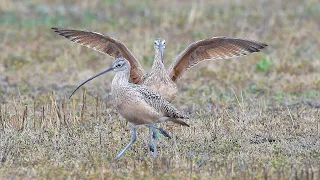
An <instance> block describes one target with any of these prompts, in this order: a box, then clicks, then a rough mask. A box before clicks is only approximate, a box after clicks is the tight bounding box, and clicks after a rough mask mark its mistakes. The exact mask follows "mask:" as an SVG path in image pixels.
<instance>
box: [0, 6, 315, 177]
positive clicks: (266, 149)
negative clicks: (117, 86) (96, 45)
mask: <svg viewBox="0 0 320 180" xmlns="http://www.w3.org/2000/svg"><path fill="white" fill-rule="evenodd" d="M167 4H168V5H170V6H168V7H164V5H163V4H162V3H158V2H157V3H150V2H146V3H145V4H143V5H142V4H139V3H137V2H114V1H107V2H105V1H103V2H102V1H90V3H86V2H72V3H68V4H64V3H63V2H60V3H59V2H58V3H57V2H55V3H53V2H51V1H41V2H37V1H34V2H32V1H30V2H29V1H25V2H15V4H13V3H12V2H11V1H6V0H4V1H0V9H1V11H0V12H1V16H0V23H1V26H0V35H1V37H2V38H1V43H0V47H1V50H2V53H1V54H0V63H1V64H2V65H3V66H0V101H1V104H0V178H1V179H2V178H3V179H4V178H35V177H37V178H49V179H51V178H56V179H65V178H67V177H70V178H74V179H79V178H81V179H84V178H92V179H95V178H121V179H122V178H124V179H125V178H128V177H135V178H136V179H143V178H144V179H152V178H156V179H170V178H171V179H185V178H195V179H208V178H210V179H211V178H213V179H233V178H237V177H240V178H243V179H249V178H252V179H265V178H272V179H289V178H296V179H311V178H314V179H317V178H319V177H320V175H319V174H320V171H319V168H320V158H319V157H320V141H319V139H320V99H319V90H320V70H319V69H320V60H319V59H320V58H319V57H320V54H319V52H318V51H317V50H319V49H320V39H319V36H317V35H316V32H317V31H318V30H319V28H320V24H319V21H318V19H320V11H319V9H320V7H319V3H317V2H316V1H314V0H309V1H304V3H303V4H301V2H300V1H270V2H269V1H268V2H266V1H257V2H255V3H250V2H249V1H247V0H244V1H241V2H239V1H228V2H224V3H219V2H215V4H213V3H211V2H206V1H204V2H202V3H200V4H198V3H184V2H180V3H178V2H168V3H167ZM178 5H179V7H180V9H179V11H178V10H177V9H176V8H175V7H177V6H178ZM80 12H81V13H80ZM53 26H62V27H72V28H80V29H88V30H94V31H97V32H102V33H105V34H108V35H110V36H113V37H116V38H117V39H120V40H122V41H124V42H125V44H126V45H128V46H129V48H130V49H131V50H132V51H133V53H134V54H135V55H136V56H137V57H138V58H139V59H140V60H141V62H142V64H143V66H144V67H150V65H151V63H152V58H153V46H152V42H153V39H154V38H156V37H159V36H160V37H163V38H165V39H166V41H167V48H166V50H165V55H166V56H165V59H166V63H167V64H169V63H170V62H171V59H173V57H174V56H175V55H176V54H177V53H178V52H181V50H183V49H184V48H185V46H186V45H188V44H189V43H190V42H193V41H195V40H198V39H203V38H206V37H212V36H219V35H228V36H234V37H245V38H248V39H256V40H259V41H262V42H265V43H267V44H269V46H268V48H267V49H266V50H265V51H264V52H262V53H258V54H255V55H250V56H247V57H245V58H239V59H234V60H222V61H214V62H210V63H209V62H206V63H203V64H200V65H199V66H198V67H196V68H194V69H193V70H191V71H189V72H188V73H186V74H185V76H184V77H183V79H182V80H181V81H180V82H179V84H178V85H179V89H180V94H179V95H178V97H177V99H176V100H175V101H174V102H173V103H174V104H175V106H176V107H178V108H179V109H181V110H183V111H185V112H187V113H189V114H190V116H191V117H192V118H191V120H189V121H188V123H189V124H190V125H191V127H190V128H186V127H180V126H176V125H173V124H170V123H164V124H161V126H162V127H164V128H165V129H166V130H167V131H168V132H169V133H170V134H171V135H172V137H173V138H172V139H170V140H168V139H166V138H164V137H161V139H160V142H159V144H158V146H159V157H158V158H157V159H153V158H152V153H150V152H149V151H148V148H147V142H148V138H147V137H148V132H147V128H144V127H141V128H139V129H138V138H139V140H138V141H137V143H136V144H134V146H133V147H132V149H131V150H130V151H128V152H127V153H126V155H125V156H124V157H123V158H122V159H121V160H120V162H119V163H118V164H113V163H112V159H113V158H114V157H115V155H116V154H117V153H118V151H119V150H120V149H121V148H123V147H124V146H125V145H126V144H127V143H128V142H129V141H130V136H131V133H130V127H129V125H128V123H127V122H126V121H125V120H124V119H122V118H121V117H120V116H119V115H118V114H117V112H116V111H115V110H114V109H113V108H112V104H110V100H109V99H110V94H109V92H110V81H111V79H112V75H110V76H105V77H104V78H100V79H97V80H96V81H93V82H91V83H90V84H87V85H86V87H84V89H85V90H83V91H82V94H81V91H79V92H78V94H77V95H76V97H74V98H72V99H71V100H69V99H67V96H68V95H69V93H70V92H71V91H72V89H73V88H74V87H75V86H76V85H77V84H78V83H79V82H80V81H82V80H83V79H86V78H87V77H90V76H91V75H93V74H95V73H96V72H100V70H101V67H107V65H108V64H110V63H111V62H112V59H111V58H107V60H106V61H103V59H105V58H106V57H105V56H104V55H101V54H99V53H97V52H94V51H92V50H89V49H86V48H83V47H80V46H78V45H75V44H72V43H70V42H68V41H67V40H65V39H63V38H61V37H59V36H57V35H56V34H54V33H53V32H51V31H50V27H53Z"/></svg>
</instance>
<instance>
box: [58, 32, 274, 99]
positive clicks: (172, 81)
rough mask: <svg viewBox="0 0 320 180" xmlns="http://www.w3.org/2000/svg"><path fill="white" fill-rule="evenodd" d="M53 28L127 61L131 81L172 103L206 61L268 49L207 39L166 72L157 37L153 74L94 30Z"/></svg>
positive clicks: (244, 41) (256, 44)
mask: <svg viewBox="0 0 320 180" xmlns="http://www.w3.org/2000/svg"><path fill="white" fill-rule="evenodd" d="M52 29H53V30H54V32H56V33H58V34H59V35H61V36H64V37H65V38H67V39H69V40H71V41H73V42H75V43H78V44H80V45H83V46H85V47H88V48H92V49H94V50H96V51H99V52H101V53H104V54H108V55H110V56H112V57H114V58H118V57H124V58H126V59H127V60H128V61H129V62H130V65H131V70H130V80H131V82H132V83H134V84H143V85H146V86H148V87H150V88H151V89H153V90H154V91H157V92H158V93H160V95H162V96H163V97H164V98H166V99H167V100H168V101H172V100H173V99H174V98H175V97H176V95H177V93H178V90H177V85H176V83H177V81H178V80H179V79H180V78H181V77H182V75H183V74H184V72H185V71H187V70H188V69H190V68H192V67H193V66H195V65H197V64H198V63H200V62H202V61H204V60H216V59H230V58H235V57H241V56H245V55H248V54H251V53H254V52H259V51H260V50H261V49H263V48H265V47H267V46H268V45H267V44H265V43H262V42H258V41H254V40H247V39H241V38H233V37H226V36H219V37H212V38H207V39H203V40H199V41H195V42H193V43H191V44H190V45H189V46H188V47H187V48H186V49H185V50H184V51H182V52H181V53H180V54H179V55H178V56H177V57H176V58H175V60H174V61H173V63H172V64H171V66H170V67H169V68H168V69H166V68H165V66H164V49H165V40H164V39H162V38H157V39H155V41H154V49H155V54H154V61H153V65H152V68H151V70H150V71H149V73H146V72H145V71H144V69H143V68H142V66H141V64H140V62H139V61H138V59H137V58H136V57H135V56H134V55H133V53H132V52H131V51H130V50H129V49H128V48H127V47H126V46H125V44H124V43H123V42H121V41H120V40H117V39H115V38H112V37H110V36H106V35H103V34H101V33H98V32H92V31H85V30H76V29H67V28H52Z"/></svg>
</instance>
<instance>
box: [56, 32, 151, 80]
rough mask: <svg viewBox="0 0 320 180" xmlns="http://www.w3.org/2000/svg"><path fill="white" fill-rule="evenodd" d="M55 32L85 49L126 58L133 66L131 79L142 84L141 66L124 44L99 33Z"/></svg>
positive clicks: (142, 71)
mask: <svg viewBox="0 0 320 180" xmlns="http://www.w3.org/2000/svg"><path fill="white" fill-rule="evenodd" d="M52 29H53V30H54V32H57V33H58V34H59V35H61V36H64V37H65V38H67V39H69V40H71V41H73V42H75V43H78V44H80V45H83V46H85V47H88V48H91V49H94V50H96V51H99V52H101V53H105V54H108V55H109V56H112V57H114V58H118V57H124V58H126V59H127V60H128V61H129V62H130V65H131V71H130V79H131V81H132V82H133V83H135V84H141V83H142V78H143V76H144V74H145V72H144V70H143V68H142V66H141V64H140V63H139V61H138V60H137V58H135V57H134V55H133V54H132V53H131V51H130V50H129V49H128V48H127V47H126V46H125V45H124V43H123V42H121V41H119V40H116V39H114V38H111V37H109V36H105V35H103V34H100V33H97V32H90V31H83V30H75V29H64V28H52Z"/></svg>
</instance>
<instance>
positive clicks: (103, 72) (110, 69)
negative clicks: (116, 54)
mask: <svg viewBox="0 0 320 180" xmlns="http://www.w3.org/2000/svg"><path fill="white" fill-rule="evenodd" d="M113 69H114V68H109V69H107V70H105V71H102V72H101V73H99V74H97V75H95V76H93V77H91V78H89V79H87V80H86V81H84V82H83V83H81V84H80V85H79V86H78V87H77V88H76V89H75V90H74V91H73V92H72V93H71V95H70V96H69V99H70V98H71V97H72V95H73V94H74V93H75V92H76V91H77V90H78V89H79V88H80V87H81V86H83V85H84V84H85V83H87V82H89V81H91V80H92V79H94V78H96V77H98V76H100V75H102V74H105V73H107V72H109V71H112V70H113Z"/></svg>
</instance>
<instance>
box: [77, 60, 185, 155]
mask: <svg viewBox="0 0 320 180" xmlns="http://www.w3.org/2000/svg"><path fill="white" fill-rule="evenodd" d="M112 70H113V71H115V72H116V75H115V76H114V78H113V80H112V95H113V97H114V102H113V103H115V106H116V108H117V110H118V112H119V113H120V114H121V115H122V116H123V117H124V118H125V119H127V120H128V121H129V122H130V123H131V124H132V125H133V127H132V132H133V137H132V140H131V142H130V143H129V144H128V145H127V146H126V147H125V148H124V149H123V150H122V151H121V152H120V153H119V154H118V155H117V156H116V158H115V160H116V161H118V160H119V159H120V157H121V156H122V155H123V154H124V153H125V152H126V151H127V150H128V149H129V148H130V147H131V145H132V144H133V143H134V142H135V141H136V138H137V137H136V126H138V125H147V126H149V127H150V128H151V130H152V132H153V134H154V133H155V129H157V127H155V126H154V125H153V124H155V123H160V122H165V121H172V122H174V123H178V124H181V125H184V126H189V125H188V124H186V123H185V122H183V121H182V120H180V119H188V116H186V115H185V114H183V113H182V112H180V111H178V110H177V109H176V108H175V107H174V106H173V105H171V104H170V103H169V102H168V101H167V100H165V98H163V97H161V95H160V94H158V93H157V92H155V91H153V90H151V89H149V88H148V87H146V86H143V85H137V84H133V83H130V82H129V79H130V63H129V61H127V60H126V59H125V58H122V57H120V58H117V59H116V61H115V62H114V63H113V65H112V67H111V68H109V69H107V70H105V71H103V72H101V73H99V74H97V75H95V76H93V77H91V78H89V79H88V80H86V81H85V82H83V83H82V84H80V85H79V86H78V87H77V88H76V89H75V90H74V91H73V92H72V94H71V96H72V95H73V93H74V92H75V91H76V90H77V89H79V87H81V86H82V85H84V84H85V83H87V82H88V81H90V80H92V79H94V78H96V77H98V76H100V75H102V74H105V73H107V72H109V71H112ZM151 136H152V134H150V139H151ZM153 144H154V147H153V148H154V151H153V152H154V154H153V156H154V157H156V156H157V146H156V138H154V141H153Z"/></svg>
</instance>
